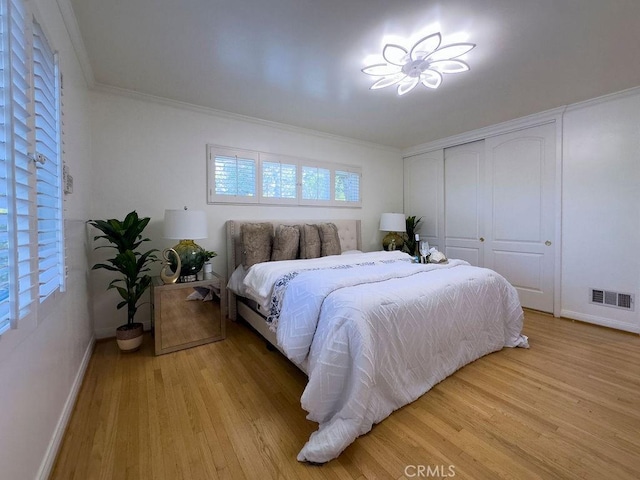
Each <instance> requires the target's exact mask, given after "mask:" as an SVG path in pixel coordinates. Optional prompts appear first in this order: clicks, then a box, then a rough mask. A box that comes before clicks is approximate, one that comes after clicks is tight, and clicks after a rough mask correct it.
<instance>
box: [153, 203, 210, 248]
mask: <svg viewBox="0 0 640 480" xmlns="http://www.w3.org/2000/svg"><path fill="white" fill-rule="evenodd" d="M164 236H165V238H173V239H178V240H181V239H189V240H194V239H197V238H207V237H208V236H209V234H208V232H207V215H206V213H205V212H204V211H202V210H186V209H182V210H165V211H164Z"/></svg>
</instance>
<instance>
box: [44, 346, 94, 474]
mask: <svg viewBox="0 0 640 480" xmlns="http://www.w3.org/2000/svg"><path fill="white" fill-rule="evenodd" d="M95 344H96V339H95V337H92V338H91V340H90V341H89V345H87V349H86V350H85V352H84V357H82V362H81V363H80V368H79V369H78V373H77V374H76V378H75V379H74V381H73V385H72V386H71V391H70V392H69V396H68V397H67V401H66V402H65V404H64V408H63V409H62V414H61V415H60V418H59V419H58V424H57V425H56V428H55V430H54V432H53V436H52V437H51V441H50V442H49V446H48V447H47V452H46V454H45V456H44V459H43V460H42V464H41V465H40V469H39V470H38V475H36V478H37V479H40V480H47V479H48V478H49V476H50V475H51V469H52V468H53V464H54V462H55V461H56V456H57V455H58V450H59V449H60V444H61V443H62V437H63V436H64V432H65V431H66V429H67V425H68V423H69V419H70V418H71V413H72V412H73V407H74V406H75V403H76V399H77V398H78V393H79V392H80V387H81V386H82V380H83V379H84V374H85V372H86V371H87V367H88V366H89V360H90V359H91V354H92V353H93V347H94V346H95Z"/></svg>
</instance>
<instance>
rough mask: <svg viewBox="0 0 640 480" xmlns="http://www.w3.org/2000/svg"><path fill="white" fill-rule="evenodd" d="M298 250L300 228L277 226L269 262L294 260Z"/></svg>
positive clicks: (296, 226) (295, 226)
mask: <svg viewBox="0 0 640 480" xmlns="http://www.w3.org/2000/svg"><path fill="white" fill-rule="evenodd" d="M299 249H300V226H299V225H278V226H277V227H276V236H275V237H274V239H273V250H272V251H271V260H295V259H296V258H298V250H299Z"/></svg>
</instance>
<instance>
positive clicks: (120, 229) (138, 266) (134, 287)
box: [89, 210, 158, 326]
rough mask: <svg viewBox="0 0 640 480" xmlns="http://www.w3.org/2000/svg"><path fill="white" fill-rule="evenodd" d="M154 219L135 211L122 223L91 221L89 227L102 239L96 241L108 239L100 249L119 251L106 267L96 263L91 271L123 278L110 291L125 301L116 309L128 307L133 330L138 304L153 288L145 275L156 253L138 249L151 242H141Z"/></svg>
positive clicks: (113, 281)
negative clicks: (143, 295)
mask: <svg viewBox="0 0 640 480" xmlns="http://www.w3.org/2000/svg"><path fill="white" fill-rule="evenodd" d="M150 220H151V219H150V218H149V217H145V218H139V217H138V214H137V213H136V211H135V210H134V211H133V212H130V213H129V214H127V216H126V217H125V219H124V220H123V221H120V220H117V219H115V218H111V219H108V220H89V224H90V225H91V226H93V227H95V228H97V229H98V230H100V231H101V232H102V233H103V235H97V236H95V237H94V241H95V240H98V239H105V240H107V241H108V242H109V245H98V246H97V247H95V250H97V249H99V248H112V249H114V250H115V251H116V254H115V256H114V257H113V258H109V259H107V260H106V262H107V263H96V264H95V265H94V266H93V268H92V270H96V269H99V268H104V269H105V270H109V271H112V272H118V273H120V274H121V277H120V278H116V279H114V280H112V281H111V282H110V283H109V286H108V287H107V290H110V289H112V288H115V289H117V291H118V293H119V294H120V296H121V297H122V301H121V302H120V303H118V305H117V308H118V309H120V308H123V307H125V306H126V307H127V325H128V326H132V325H133V324H134V323H135V322H134V317H135V315H136V312H137V310H138V301H139V300H140V297H142V294H143V293H144V292H145V291H146V290H147V288H149V286H150V285H151V277H150V276H149V275H147V274H146V273H145V272H148V271H149V270H150V268H149V267H150V265H151V264H152V263H153V262H155V261H156V260H157V257H156V255H155V252H157V251H158V250H157V249H155V248H154V249H151V250H148V251H146V252H144V253H141V252H138V251H137V249H138V247H139V246H140V245H141V244H142V243H143V242H148V241H149V239H148V238H142V232H143V230H144V229H145V228H146V226H147V224H148V223H149V221H150Z"/></svg>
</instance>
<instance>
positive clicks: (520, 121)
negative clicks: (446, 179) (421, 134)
mask: <svg viewBox="0 0 640 480" xmlns="http://www.w3.org/2000/svg"><path fill="white" fill-rule="evenodd" d="M636 95H640V87H632V88H629V89H627V90H621V91H619V92H614V93H608V94H606V95H602V96H600V97H596V98H591V99H589V100H584V101H582V102H577V103H572V104H570V105H565V106H563V107H558V108H554V109H551V110H546V111H544V112H540V113H534V114H533V115H528V116H526V117H521V118H517V119H515V120H509V121H508V122H503V123H498V124H496V125H491V126H489V127H485V128H480V129H478V130H472V131H470V132H465V133H462V134H460V135H453V136H451V137H447V138H443V139H440V140H435V141H433V142H428V143H423V144H421V145H416V146H415V147H411V148H407V149H404V150H402V157H403V158H408V157H413V156H415V155H420V154H421V153H427V152H431V151H433V150H440V149H441V148H447V147H453V146H456V145H462V144H465V143H469V142H474V141H476V140H482V139H484V138H488V137H492V136H495V135H500V134H503V133H509V132H513V131H517V130H522V129H524V128H528V127H532V126H535V125H542V124H543V123H549V122H553V121H557V122H559V121H560V120H561V119H562V116H563V115H564V114H565V113H567V112H573V111H575V110H580V109H582V108H588V107H593V106H596V105H601V104H603V103H607V102H610V101H613V100H621V99H624V98H627V97H631V96H636Z"/></svg>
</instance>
